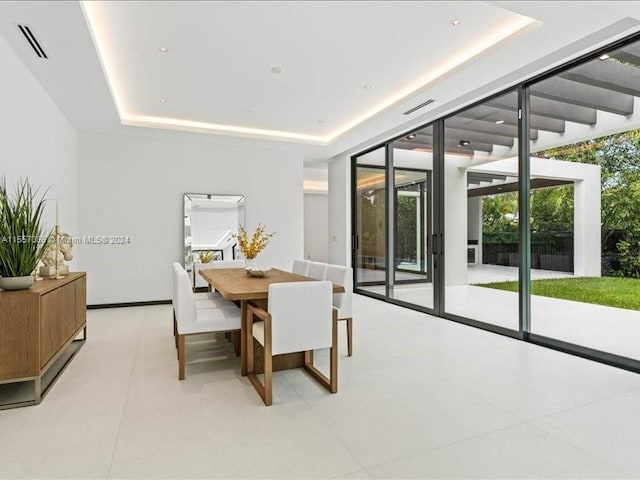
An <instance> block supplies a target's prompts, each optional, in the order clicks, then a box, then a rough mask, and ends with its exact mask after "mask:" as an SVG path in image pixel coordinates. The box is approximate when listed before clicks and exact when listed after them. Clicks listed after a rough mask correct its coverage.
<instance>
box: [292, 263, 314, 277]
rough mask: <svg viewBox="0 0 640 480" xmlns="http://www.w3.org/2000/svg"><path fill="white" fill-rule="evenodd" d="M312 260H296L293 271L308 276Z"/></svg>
mask: <svg viewBox="0 0 640 480" xmlns="http://www.w3.org/2000/svg"><path fill="white" fill-rule="evenodd" d="M310 263H311V262H310V261H309V260H294V261H293V266H292V267H291V271H292V272H293V273H297V274H298V275H304V276H305V277H306V276H307V273H308V272H309V264H310Z"/></svg>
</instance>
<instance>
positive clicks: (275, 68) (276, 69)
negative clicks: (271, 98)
mask: <svg viewBox="0 0 640 480" xmlns="http://www.w3.org/2000/svg"><path fill="white" fill-rule="evenodd" d="M271 73H282V68H280V67H271Z"/></svg>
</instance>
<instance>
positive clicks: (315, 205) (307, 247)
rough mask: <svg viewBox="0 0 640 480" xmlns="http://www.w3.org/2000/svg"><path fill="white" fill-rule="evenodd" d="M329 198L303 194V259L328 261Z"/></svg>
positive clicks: (322, 195)
mask: <svg viewBox="0 0 640 480" xmlns="http://www.w3.org/2000/svg"><path fill="white" fill-rule="evenodd" d="M328 240H329V197H328V196H327V195H326V194H322V193H305V194H304V258H306V259H307V260H313V261H316V262H328V261H329V243H328Z"/></svg>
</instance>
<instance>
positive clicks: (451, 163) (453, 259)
mask: <svg viewBox="0 0 640 480" xmlns="http://www.w3.org/2000/svg"><path fill="white" fill-rule="evenodd" d="M466 163H467V158H466V157H459V156H456V155H447V156H446V157H445V159H444V238H445V246H444V252H445V253H444V277H445V278H444V283H445V285H446V286H452V285H466V284H467V198H468V197H467V170H466V169H465V168H461V166H463V165H464V164H466ZM438 248H441V247H440V246H438Z"/></svg>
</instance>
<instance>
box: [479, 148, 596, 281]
mask: <svg viewBox="0 0 640 480" xmlns="http://www.w3.org/2000/svg"><path fill="white" fill-rule="evenodd" d="M530 168H531V176H532V177H536V178H548V179H557V180H573V182H574V189H573V195H574V210H573V216H574V218H573V229H574V234H573V242H574V244H573V252H574V253H573V254H574V272H573V273H574V275H575V276H588V277H599V276H600V274H601V262H600V257H601V248H600V216H601V210H600V188H601V186H600V166H599V165H589V164H585V163H578V162H564V161H560V160H548V159H544V158H534V157H531V167H530ZM473 170H474V171H487V172H492V173H507V174H512V175H513V174H515V173H516V172H517V171H518V161H517V159H516V158H509V159H506V160H499V161H496V162H492V163H487V164H484V165H481V166H478V167H474V168H473Z"/></svg>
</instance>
